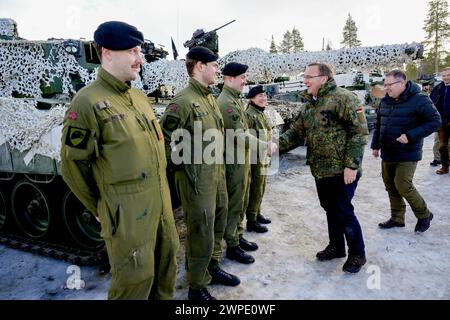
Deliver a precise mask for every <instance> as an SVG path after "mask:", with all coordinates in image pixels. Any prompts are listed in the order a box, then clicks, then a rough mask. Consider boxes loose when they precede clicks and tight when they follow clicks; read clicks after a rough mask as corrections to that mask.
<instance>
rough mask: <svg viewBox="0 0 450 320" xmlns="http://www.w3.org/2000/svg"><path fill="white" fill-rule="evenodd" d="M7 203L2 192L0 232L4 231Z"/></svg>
mask: <svg viewBox="0 0 450 320" xmlns="http://www.w3.org/2000/svg"><path fill="white" fill-rule="evenodd" d="M6 210H7V209H6V201H5V197H4V196H3V192H2V191H0V230H2V229H3V227H4V226H5V222H6Z"/></svg>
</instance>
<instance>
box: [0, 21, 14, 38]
mask: <svg viewBox="0 0 450 320" xmlns="http://www.w3.org/2000/svg"><path fill="white" fill-rule="evenodd" d="M0 35H1V36H7V37H18V36H19V34H18V32H17V23H16V22H15V21H14V20H13V19H0Z"/></svg>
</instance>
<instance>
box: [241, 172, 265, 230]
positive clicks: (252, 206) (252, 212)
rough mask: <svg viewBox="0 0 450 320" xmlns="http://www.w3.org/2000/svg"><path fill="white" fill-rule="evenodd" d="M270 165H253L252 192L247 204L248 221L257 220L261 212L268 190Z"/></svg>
mask: <svg viewBox="0 0 450 320" xmlns="http://www.w3.org/2000/svg"><path fill="white" fill-rule="evenodd" d="M267 172H268V166H267V165H263V164H252V165H251V177H250V194H249V199H248V206H247V213H246V217H247V221H256V216H257V215H258V213H261V203H262V200H263V197H264V192H265V191H266V181H267Z"/></svg>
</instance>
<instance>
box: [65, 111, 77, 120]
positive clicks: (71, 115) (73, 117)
mask: <svg viewBox="0 0 450 320" xmlns="http://www.w3.org/2000/svg"><path fill="white" fill-rule="evenodd" d="M77 118H78V114H77V113H76V112H73V111H70V112H69V114H68V115H67V119H69V120H73V121H75V120H77Z"/></svg>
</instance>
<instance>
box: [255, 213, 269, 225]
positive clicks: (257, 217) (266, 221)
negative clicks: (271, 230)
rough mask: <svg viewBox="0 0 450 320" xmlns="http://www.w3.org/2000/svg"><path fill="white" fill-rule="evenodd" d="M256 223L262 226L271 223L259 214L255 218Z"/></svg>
mask: <svg viewBox="0 0 450 320" xmlns="http://www.w3.org/2000/svg"><path fill="white" fill-rule="evenodd" d="M256 221H258V222H259V223H262V224H269V223H271V222H272V221H271V220H270V219H267V218H266V217H264V216H263V215H262V214H261V213H258V215H257V216H256Z"/></svg>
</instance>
